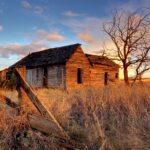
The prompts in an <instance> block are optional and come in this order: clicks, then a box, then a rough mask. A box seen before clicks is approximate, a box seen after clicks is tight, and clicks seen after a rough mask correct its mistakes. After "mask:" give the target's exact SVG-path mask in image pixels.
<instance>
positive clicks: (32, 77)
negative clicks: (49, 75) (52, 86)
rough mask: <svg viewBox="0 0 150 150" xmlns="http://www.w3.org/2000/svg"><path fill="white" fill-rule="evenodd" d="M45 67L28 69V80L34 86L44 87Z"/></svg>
mask: <svg viewBox="0 0 150 150" xmlns="http://www.w3.org/2000/svg"><path fill="white" fill-rule="evenodd" d="M43 76H44V70H43V68H34V69H27V70H26V80H27V82H28V83H29V85H30V86H32V87H37V88H40V87H43Z"/></svg>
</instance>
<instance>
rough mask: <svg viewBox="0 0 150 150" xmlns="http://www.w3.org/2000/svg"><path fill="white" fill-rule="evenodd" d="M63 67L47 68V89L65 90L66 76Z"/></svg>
mask: <svg viewBox="0 0 150 150" xmlns="http://www.w3.org/2000/svg"><path fill="white" fill-rule="evenodd" d="M65 70H66V69H65V65H58V66H51V67H48V87H52V88H65V85H66V74H65V72H66V71H65Z"/></svg>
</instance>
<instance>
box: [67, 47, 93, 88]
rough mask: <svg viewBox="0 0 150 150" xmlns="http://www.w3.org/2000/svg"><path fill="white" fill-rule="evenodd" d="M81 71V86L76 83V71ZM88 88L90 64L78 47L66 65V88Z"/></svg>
mask: <svg viewBox="0 0 150 150" xmlns="http://www.w3.org/2000/svg"><path fill="white" fill-rule="evenodd" d="M78 68H81V70H82V81H83V82H82V84H78V83H77V69H78ZM88 86H90V63H89V61H88V58H87V57H86V56H85V54H84V53H83V50H82V49H81V48H80V47H79V48H78V49H77V50H76V51H75V52H74V54H72V56H71V58H70V59H69V60H68V61H67V63H66V88H67V89H71V88H84V87H88Z"/></svg>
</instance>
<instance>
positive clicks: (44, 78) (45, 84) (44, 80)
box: [43, 67, 48, 87]
mask: <svg viewBox="0 0 150 150" xmlns="http://www.w3.org/2000/svg"><path fill="white" fill-rule="evenodd" d="M47 77H48V73H47V67H44V76H43V86H44V87H47V85H48V83H47Z"/></svg>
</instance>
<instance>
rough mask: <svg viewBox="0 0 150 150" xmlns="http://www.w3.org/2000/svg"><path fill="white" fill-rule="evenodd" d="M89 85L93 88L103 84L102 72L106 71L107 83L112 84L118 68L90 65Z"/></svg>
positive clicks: (115, 80) (114, 81)
mask: <svg viewBox="0 0 150 150" xmlns="http://www.w3.org/2000/svg"><path fill="white" fill-rule="evenodd" d="M90 70H91V74H90V77H91V86H92V87H95V88H99V87H103V86H104V74H105V72H108V84H114V83H116V82H117V80H118V79H116V78H115V75H116V73H119V68H116V67H110V66H104V65H100V64H95V65H93V67H91V69H90Z"/></svg>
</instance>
